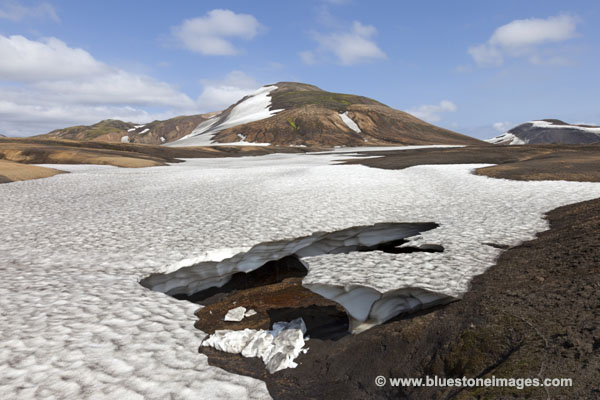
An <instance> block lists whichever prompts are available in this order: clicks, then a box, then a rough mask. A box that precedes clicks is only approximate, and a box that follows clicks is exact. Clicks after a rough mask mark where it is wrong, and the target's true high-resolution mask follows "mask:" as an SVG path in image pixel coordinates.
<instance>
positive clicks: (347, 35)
mask: <svg viewBox="0 0 600 400" xmlns="http://www.w3.org/2000/svg"><path fill="white" fill-rule="evenodd" d="M376 34H377V29H376V28H375V27H374V26H372V25H363V24H361V23H360V22H359V21H354V22H353V23H352V28H351V29H350V30H349V31H345V32H334V33H329V34H325V35H323V34H320V33H315V34H313V38H314V39H315V41H316V42H317V43H318V44H319V47H318V49H317V52H318V53H319V54H321V55H326V54H333V55H334V56H335V58H336V59H337V61H338V62H339V63H340V64H342V65H353V64H358V63H364V62H371V61H374V60H378V59H385V58H386V54H385V53H384V52H383V51H382V50H381V49H380V48H379V46H377V43H375V41H374V40H373V36H375V35H376ZM300 57H301V59H302V61H303V62H304V63H306V64H310V63H315V62H316V57H315V53H314V52H310V51H308V52H307V51H305V52H302V53H300Z"/></svg>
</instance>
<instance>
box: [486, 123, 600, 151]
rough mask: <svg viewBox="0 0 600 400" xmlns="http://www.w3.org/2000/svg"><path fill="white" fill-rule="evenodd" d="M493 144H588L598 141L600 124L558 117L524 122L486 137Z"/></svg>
mask: <svg viewBox="0 0 600 400" xmlns="http://www.w3.org/2000/svg"><path fill="white" fill-rule="evenodd" d="M486 142H489V143H493V144H510V145H513V144H549V143H559V144H589V143H598V142H600V126H591V125H572V124H568V123H566V122H563V121H561V120H558V119H542V120H536V121H529V122H525V123H524V124H521V125H518V126H516V127H514V128H512V129H511V130H509V131H508V132H506V133H503V134H502V135H499V136H496V137H495V138H492V139H488V140H486Z"/></svg>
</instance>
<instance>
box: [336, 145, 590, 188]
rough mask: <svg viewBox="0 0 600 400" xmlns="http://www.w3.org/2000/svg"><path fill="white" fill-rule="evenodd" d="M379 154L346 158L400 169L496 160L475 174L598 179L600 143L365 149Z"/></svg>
mask: <svg viewBox="0 0 600 400" xmlns="http://www.w3.org/2000/svg"><path fill="white" fill-rule="evenodd" d="M365 155H369V156H373V155H379V156H383V157H381V158H372V159H364V160H361V159H356V160H350V161H347V162H346V163H348V164H362V165H366V166H369V167H373V168H383V169H404V168H408V167H412V166H415V165H428V164H429V165H430V164H436V165H440V164H497V165H494V166H491V167H485V168H479V169H477V170H476V171H475V173H476V174H478V175H485V176H489V177H493V178H504V179H515V180H567V181H586V182H600V145H524V146H498V145H495V146H468V147H456V148H426V149H415V150H403V151H381V152H369V153H368V154H367V153H365Z"/></svg>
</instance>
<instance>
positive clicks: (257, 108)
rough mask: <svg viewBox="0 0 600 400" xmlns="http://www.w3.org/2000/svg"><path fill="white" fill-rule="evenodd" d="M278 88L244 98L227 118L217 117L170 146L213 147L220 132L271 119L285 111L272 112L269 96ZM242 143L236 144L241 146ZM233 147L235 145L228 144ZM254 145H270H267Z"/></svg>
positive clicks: (266, 87)
mask: <svg viewBox="0 0 600 400" xmlns="http://www.w3.org/2000/svg"><path fill="white" fill-rule="evenodd" d="M275 89H277V86H274V85H272V86H264V87H262V88H260V89H258V90H257V91H256V92H254V93H252V94H251V95H249V96H247V97H246V98H244V99H243V100H242V101H241V102H240V103H238V104H237V105H236V106H234V107H233V109H231V111H230V112H229V114H228V115H226V116H225V117H224V116H222V115H217V116H214V117H212V118H211V119H209V120H207V121H204V122H202V123H201V124H200V125H198V126H197V127H196V129H194V130H193V131H192V132H191V133H190V134H189V135H187V136H184V137H183V138H181V139H179V140H177V141H175V142H172V143H169V144H168V146H211V145H215V144H216V143H214V142H213V138H214V136H215V134H217V133H218V132H220V131H222V130H224V129H228V128H233V127H234V126H238V125H242V124H247V123H249V122H254V121H260V120H263V119H266V118H269V117H271V116H273V115H275V114H276V113H278V112H280V111H283V110H271V109H270V108H271V96H270V95H269V94H270V93H271V92H272V91H273V90H275ZM239 143H240V142H238V143H236V144H238V145H239ZM227 144H230V145H232V144H233V143H227ZM251 144H252V145H255V146H256V145H268V144H265V143H261V144H256V143H251Z"/></svg>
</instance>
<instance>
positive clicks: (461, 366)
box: [203, 199, 600, 399]
mask: <svg viewBox="0 0 600 400" xmlns="http://www.w3.org/2000/svg"><path fill="white" fill-rule="evenodd" d="M548 219H549V221H550V225H551V229H550V230H549V231H546V232H543V233H541V234H539V235H538V238H537V239H535V240H532V241H529V242H525V243H523V244H522V245H520V246H518V247H515V248H512V249H509V250H507V251H505V252H504V253H503V254H502V255H501V257H500V258H499V259H498V262H497V264H496V265H495V266H494V267H492V268H491V269H489V270H488V271H486V272H485V273H484V274H483V275H480V276H478V277H476V278H475V279H474V280H473V282H472V286H471V290H470V291H469V292H468V293H467V294H466V295H465V296H464V298H463V299H462V300H461V301H457V302H454V303H451V304H449V305H447V306H442V307H439V308H437V309H435V310H433V311H430V312H427V313H424V314H421V315H415V316H411V317H409V318H405V319H396V320H393V321H391V322H389V323H386V324H384V325H381V326H377V327H374V328H372V329H370V330H368V331H366V332H364V333H361V334H359V335H353V336H346V337H343V338H341V339H339V340H337V341H332V340H319V339H311V340H310V341H309V342H308V346H309V347H310V350H309V351H308V353H307V354H303V355H300V357H299V358H298V359H297V361H299V363H300V365H299V366H298V367H297V368H296V369H288V370H283V371H280V372H277V373H275V374H273V375H270V374H268V373H267V372H265V370H264V366H263V365H262V363H261V362H260V360H258V359H246V358H243V357H241V356H238V355H235V356H234V355H230V354H225V353H221V352H218V351H214V350H209V349H206V350H203V352H205V353H206V354H208V355H209V363H211V364H213V365H217V366H219V367H222V368H225V369H226V370H229V371H232V372H235V373H240V374H243V375H249V376H253V377H256V378H259V379H262V380H264V381H265V382H266V383H267V386H268V388H269V391H270V393H271V395H272V396H273V397H274V398H276V399H339V398H346V399H366V398H373V399H388V398H409V399H447V398H459V399H473V398H477V399H508V398H553V399H555V398H558V399H597V398H599V397H600V390H599V387H600V308H599V307H600V306H599V304H600V290H599V288H600V245H599V243H600V199H599V200H593V201H589V202H583V203H579V204H574V205H570V206H566V207H561V208H559V209H556V210H554V211H552V212H550V213H549V214H548ZM507 277H510V279H507ZM378 375H382V376H385V377H387V378H390V377H415V378H418V377H425V376H426V375H429V376H433V375H437V376H439V377H442V378H443V377H461V378H462V377H463V376H467V377H482V378H487V377H492V376H495V377H496V378H536V377H542V378H557V377H562V378H572V379H573V386H572V387H562V388H560V387H559V388H557V387H547V388H525V389H522V390H519V389H517V388H502V387H490V388H440V387H428V388H426V387H423V388H415V387H397V388H391V387H389V386H387V387H382V388H379V387H377V386H376V385H375V384H374V379H375V377H376V376H378Z"/></svg>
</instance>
